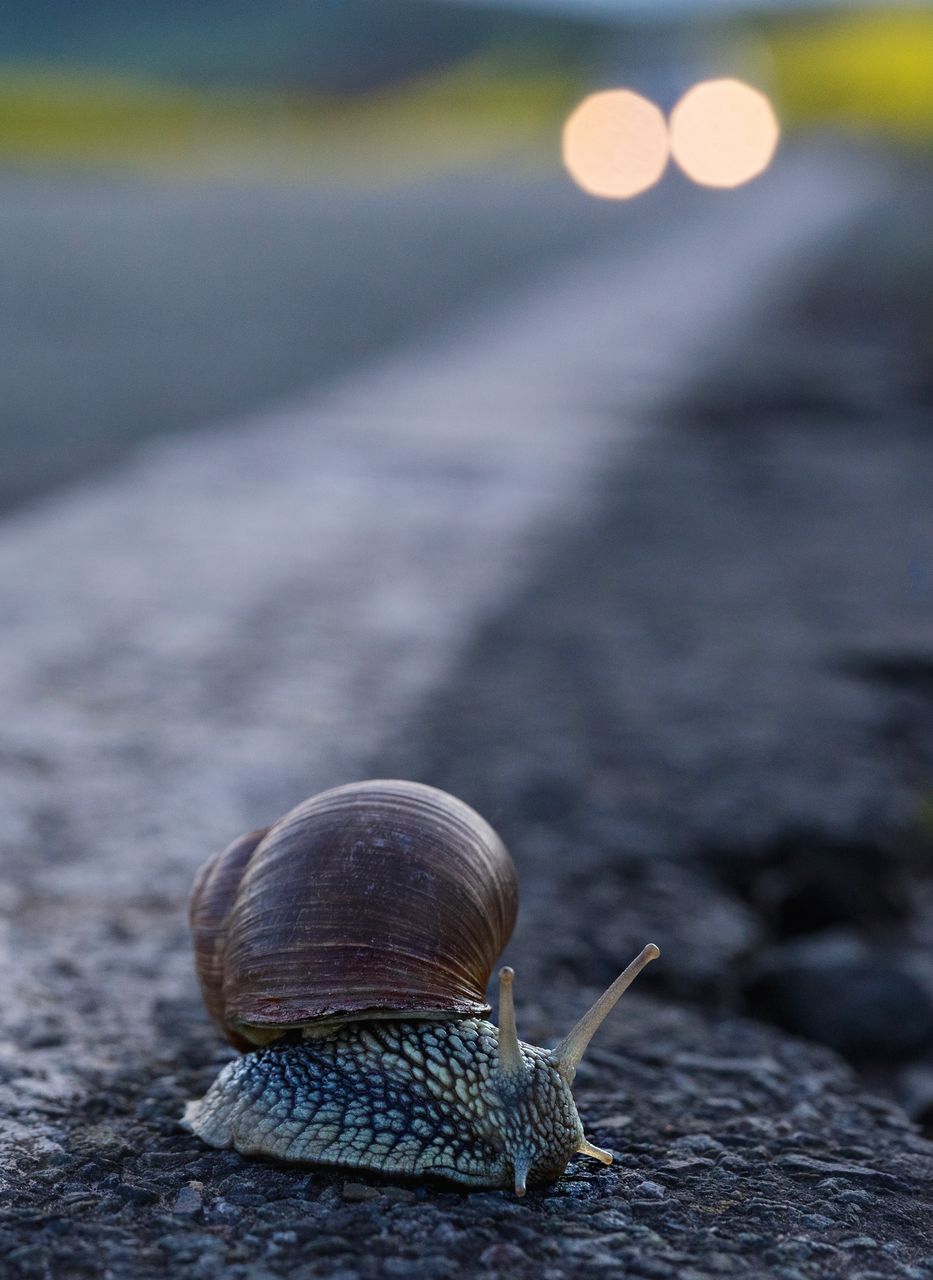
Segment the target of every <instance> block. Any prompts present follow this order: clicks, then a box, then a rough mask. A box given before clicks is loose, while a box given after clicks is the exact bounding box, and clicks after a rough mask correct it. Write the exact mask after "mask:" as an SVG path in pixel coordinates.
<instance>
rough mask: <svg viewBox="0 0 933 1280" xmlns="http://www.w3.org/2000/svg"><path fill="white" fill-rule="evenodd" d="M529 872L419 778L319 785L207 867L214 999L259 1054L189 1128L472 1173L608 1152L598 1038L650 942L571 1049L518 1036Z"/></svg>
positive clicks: (201, 941) (533, 1172)
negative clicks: (493, 995) (516, 974)
mask: <svg viewBox="0 0 933 1280" xmlns="http://www.w3.org/2000/svg"><path fill="white" fill-rule="evenodd" d="M516 908H517V889H516V877H515V871H514V867H513V865H512V861H511V858H510V857H509V854H508V852H507V851H506V849H505V847H504V845H503V844H502V842H501V840H500V839H499V837H498V836H497V835H496V834H495V832H494V831H493V830H492V828H491V827H490V826H489V825H488V824H487V823H486V822H485V821H484V820H483V819H482V818H480V817H479V815H478V814H476V813H475V812H474V811H473V810H472V809H470V808H469V807H468V806H466V805H464V804H463V803H462V802H461V801H459V800H455V799H454V797H452V796H448V795H446V794H445V793H444V792H440V791H437V790H435V789H433V788H430V787H425V786H421V785H420V784H416V783H409V782H366V783H355V784H351V785H350V786H347V787H338V788H335V789H334V790H332V791H329V792H324V793H322V794H321V795H320V796H315V797H312V798H311V799H310V800H308V801H306V802H305V803H304V804H303V805H299V806H298V808H297V809H295V810H292V812H291V813H290V814H287V815H286V816H285V817H284V818H283V819H281V821H280V822H278V823H276V824H275V826H273V827H272V828H269V829H266V830H262V831H257V832H253V833H251V834H250V835H249V836H245V837H242V838H241V839H240V840H238V841H235V842H234V844H232V845H231V846H229V848H228V849H226V850H224V852H223V853H221V854H219V855H217V857H215V858H214V859H212V860H211V862H209V863H208V864H207V865H206V866H205V867H204V868H203V869H202V871H201V872H200V874H199V876H198V879H197V881H196V883H195V888H194V891H193V893H192V902H191V922H192V930H193V934H194V940H195V953H196V958H197V967H198V974H199V978H200V981H201V987H202V992H203V994H204V999H205V1004H206V1005H207V1008H208V1011H209V1012H210V1013H211V1015H212V1017H213V1018H214V1019H215V1021H217V1023H218V1024H219V1025H220V1026H221V1028H222V1029H223V1030H224V1032H225V1034H226V1035H227V1037H228V1039H229V1040H230V1041H231V1043H232V1044H234V1046H235V1047H236V1048H238V1049H240V1050H241V1051H242V1053H243V1056H242V1057H240V1058H238V1059H235V1060H234V1061H232V1062H231V1063H229V1064H228V1065H227V1066H226V1067H224V1069H223V1070H222V1071H221V1073H220V1075H219V1076H218V1078H217V1080H216V1081H215V1082H214V1084H213V1085H212V1086H211V1087H210V1089H209V1090H208V1092H207V1094H206V1095H205V1096H204V1098H202V1099H200V1100H199V1101H196V1102H192V1103H190V1104H189V1106H188V1108H187V1111H186V1113H185V1118H184V1123H185V1124H186V1125H187V1126H188V1127H189V1128H190V1129H191V1130H192V1131H193V1132H195V1133H196V1134H198V1135H199V1136H200V1137H201V1138H203V1139H204V1140H205V1141H206V1142H208V1143H209V1144H211V1145H212V1146H216V1147H232V1148H234V1149H235V1150H237V1151H239V1152H241V1153H242V1154H244V1155H266V1156H273V1157H276V1158H278V1159H281V1160H290V1161H300V1162H304V1163H310V1164H321V1165H334V1166H341V1167H346V1168H356V1169H369V1170H374V1171H376V1172H381V1173H384V1174H389V1175H396V1176H406V1177H414V1176H427V1175H430V1176H435V1177H441V1178H445V1179H447V1180H449V1181H452V1182H456V1183H459V1184H461V1185H463V1186H468V1187H512V1188H514V1189H515V1191H516V1192H517V1193H518V1194H520V1195H521V1194H524V1192H525V1188H526V1186H527V1185H534V1184H543V1183H547V1182H552V1181H554V1180H555V1179H557V1178H558V1177H559V1176H560V1174H561V1173H562V1172H563V1170H564V1169H565V1167H566V1165H567V1163H568V1161H569V1160H570V1158H571V1156H573V1155H574V1154H575V1153H578V1152H580V1153H584V1154H587V1155H590V1156H593V1157H595V1158H596V1159H598V1160H600V1161H602V1162H603V1163H605V1164H609V1163H611V1160H612V1156H611V1154H610V1153H609V1152H606V1151H602V1150H601V1149H600V1148H598V1147H594V1146H593V1145H592V1144H590V1143H589V1142H587V1140H586V1138H585V1136H584V1133H583V1126H582V1124H581V1121H580V1118H579V1115H578V1113H577V1109H576V1105H575V1103H574V1100H573V1096H572V1094H571V1090H570V1085H571V1083H572V1081H573V1077H574V1073H575V1071H576V1067H577V1064H578V1063H579V1061H580V1058H581V1057H582V1054H583V1051H584V1049H585V1048H586V1045H587V1044H588V1043H589V1040H590V1037H591V1036H592V1035H593V1033H594V1032H595V1030H596V1029H597V1027H598V1026H599V1024H600V1023H601V1022H602V1020H603V1018H604V1017H605V1016H606V1014H607V1013H608V1012H609V1010H610V1009H611V1008H612V1006H613V1005H614V1004H615V1002H616V1000H617V999H618V998H619V996H620V995H621V994H622V992H623V991H624V990H625V988H626V987H627V986H628V985H629V983H630V982H631V981H632V980H633V978H634V977H635V976H636V974H637V973H638V972H639V971H640V970H641V969H642V968H643V967H644V966H645V964H647V963H648V962H649V961H650V960H652V959H654V958H655V956H656V955H657V954H658V951H657V948H656V947H654V946H648V947H646V948H645V949H644V950H643V951H642V952H641V954H640V955H639V957H637V959H636V960H635V961H633V962H632V964H631V965H629V967H628V969H626V970H625V972H624V973H623V974H621V975H620V976H619V978H617V979H616V981H615V982H614V983H613V984H612V986H611V987H610V988H609V989H608V990H607V991H606V992H605V993H604V995H603V996H602V997H601V998H600V1000H598V1001H597V1002H596V1004H595V1005H594V1006H593V1008H592V1009H591V1010H590V1011H589V1013H588V1014H586V1015H584V1017H583V1018H582V1019H581V1020H580V1022H579V1023H578V1024H577V1026H576V1027H575V1028H574V1029H573V1031H571V1033H570V1035H568V1036H567V1037H566V1038H565V1039H564V1040H563V1041H562V1042H561V1044H560V1045H558V1046H557V1048H556V1049H554V1050H552V1051H547V1050H545V1049H540V1048H537V1047H535V1046H533V1045H527V1044H522V1043H521V1042H520V1041H519V1040H518V1038H517V1035H516V1031H515V1017H514V1008H513V1003H512V980H513V973H512V970H511V969H509V968H503V969H501V970H500V973H499V982H500V987H499V1026H498V1028H497V1027H495V1026H494V1025H493V1024H492V1023H491V1022H489V1021H487V1019H486V1015H487V1014H488V1013H489V1012H490V1010H489V1006H488V1004H487V1003H486V999H485V990H486V985H487V982H488V979H489V976H490V974H491V972H492V968H493V966H494V964H495V961H496V958H497V957H498V955H499V954H500V952H501V951H502V949H503V948H504V946H505V944H506V942H507V941H508V938H509V936H510V934H511V930H512V927H513V924H514V920H515V914H516Z"/></svg>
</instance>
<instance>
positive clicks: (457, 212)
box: [0, 0, 933, 1124]
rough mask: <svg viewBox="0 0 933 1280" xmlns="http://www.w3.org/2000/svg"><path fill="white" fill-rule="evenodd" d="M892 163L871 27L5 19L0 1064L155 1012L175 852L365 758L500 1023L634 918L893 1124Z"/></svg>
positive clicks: (249, 10) (922, 1009)
mask: <svg viewBox="0 0 933 1280" xmlns="http://www.w3.org/2000/svg"><path fill="white" fill-rule="evenodd" d="M931 177H933V11H931V10H930V8H929V6H926V5H922V6H921V5H916V6H911V5H896V4H888V5H882V4H868V3H866V4H859V5H855V4H846V3H842V2H841V0H840V2H839V3H834V4H831V3H823V4H820V3H807V2H806V0H797V2H796V3H791V2H787V3H781V2H780V0H746V2H745V3H742V2H741V0H734V2H733V0H716V3H707V2H701V0H696V2H695V3H692V2H689V0H563V2H562V0H540V3H534V2H533V0H527V2H521V0H513V2H512V3H509V2H507V0H501V2H500V3H495V2H494V0H489V2H488V3H482V4H480V3H475V4H470V3H456V2H454V0H447V2H443V0H392V3H391V4H386V3H385V2H384V0H266V3H265V4H263V5H254V4H243V3H234V2H232V0H225V2H224V3H221V2H220V0H150V2H149V3H147V4H146V5H145V6H140V5H128V4H126V3H120V2H118V0H68V2H67V3H65V0H57V2H54V3H53V2H52V0H43V2H41V3H35V2H33V3H29V4H26V3H22V2H21V0H8V3H7V4H6V5H5V6H4V7H3V12H2V15H0V300H2V301H0V514H2V521H0V575H2V576H0V582H2V591H0V652H2V655H3V657H2V663H0V666H2V668H3V670H4V672H5V675H4V676H3V682H4V695H3V697H4V706H5V715H4V721H5V723H4V727H3V729H2V735H0V736H2V741H0V793H2V796H3V805H2V809H3V812H4V814H5V815H6V816H5V817H4V819H3V827H2V830H3V836H2V845H3V852H4V866H5V871H4V875H5V888H4V895H5V896H4V899H3V901H4V906H5V910H6V911H7V916H8V922H9V924H10V928H11V929H12V934H11V935H10V937H11V939H12V940H11V941H10V943H9V948H10V950H9V954H8V955H7V959H6V960H5V961H4V963H5V964H6V965H7V971H8V972H13V973H16V974H18V975H19V977H18V979H17V982H18V983H19V984H20V986H19V988H18V989H19V990H20V991H21V992H22V993H23V994H22V996H21V1000H22V1004H21V1005H16V1004H15V1003H14V1007H13V1012H12V1013H11V1014H10V1019H12V1021H11V1022H10V1027H13V1028H14V1029H15V1030H16V1034H17V1035H21V1034H22V1033H23V1027H22V1026H19V1024H18V1023H17V1019H18V1018H19V1019H20V1020H21V1022H22V1024H23V1025H26V1024H28V1028H29V1031H28V1034H29V1035H30V1036H32V1037H33V1039H34V1041H35V1048H36V1049H37V1051H38V1050H48V1051H50V1052H55V1051H56V1046H59V1047H61V1046H62V1044H63V1040H62V1037H63V1036H64V1037H65V1040H68V1039H69V1037H70V1038H73V1039H74V1040H76V1041H82V1043H84V1044H85V1048H86V1052H87V1053H88V1054H91V1053H100V1052H101V1049H100V1046H101V1044H108V1043H109V1044H111V1045H112V1046H113V1045H122V1041H123V1037H124V1035H125V1025H126V1022H125V1020H126V1019H127V1018H129V1019H130V1020H131V1021H132V1020H133V1019H144V1020H145V1019H154V1020H155V1022H156V1023H158V1024H159V1026H160V1027H162V1029H163V1031H164V1028H165V1027H166V1026H168V1025H170V1026H172V1027H173V1028H174V1029H175V1030H173V1032H172V1034H180V1033H178V1032H177V1027H178V1026H180V1025H187V1024H185V1023H184V1019H185V1018H186V1017H187V1018H188V1019H189V1022H192V1023H193V1022H194V1021H196V1020H197V1019H199V1018H200V1014H199V1013H197V1012H196V1009H197V1004H196V996H195V993H194V988H193V982H192V980H191V976H190V970H189V964H188V959H187V950H186V949H187V942H186V938H185V929H184V922H183V919H182V913H183V903H184V898H185V894H186V892H187V886H188V884H189V882H190V877H191V875H192V874H193V871H194V869H195V867H196V866H197V865H198V863H199V862H200V861H201V860H202V858H203V857H205V856H206V855H207V853H208V852H209V851H210V850H211V849H212V848H215V847H218V846H220V845H222V844H224V843H226V842H227V841H228V840H229V839H231V838H232V837H233V836H234V835H236V834H237V833H238V831H239V830H240V829H241V828H251V827H255V826H257V825H259V824H261V823H265V822H268V821H270V820H271V819H272V818H274V817H275V816H277V814H278V813H279V812H281V811H283V810H284V809H286V808H287V807H289V806H290V805H291V804H294V803H296V802H297V801H298V800H300V799H301V798H302V797H303V796H304V795H305V794H308V793H310V792H311V791H314V790H318V789H321V788H323V787H325V786H329V785H332V784H335V783H338V782H343V781H346V780H348V778H349V777H351V776H365V775H367V774H370V775H379V774H382V775H388V776H391V775H397V776H412V777H417V778H419V779H421V780H423V781H427V782H432V783H435V784H437V785H440V786H444V787H446V788H448V789H450V790H453V791H455V792H456V793H458V794H460V795H462V796H463V797H464V798H465V799H467V800H468V801H470V802H471V803H473V804H474V805H475V806H476V807H478V808H479V809H480V810H481V811H482V812H483V813H484V814H486V815H487V816H488V817H489V818H490V819H491V820H492V821H493V822H494V823H495V824H497V825H498V826H499V827H500V828H501V830H502V832H503V834H504V835H505V836H506V838H507V840H508V841H509V843H510V845H511V847H513V848H514V851H515V854H516V858H517V861H518V862H519V868H520V873H521V882H522V889H523V904H524V905H523V914H522V917H521V922H520V926H519V931H518V934H517V936H516V941H515V944H514V946H515V954H516V956H517V957H518V959H517V964H518V968H519V981H520V983H521V982H522V980H523V979H525V978H526V977H527V981H528V987H527V988H526V990H525V991H524V992H523V991H521V990H520V991H519V993H518V1000H519V1003H520V1005H521V1002H522V1001H523V1000H525V1001H526V1005H525V1009H526V1013H525V1020H526V1027H527V1024H528V1023H531V1024H534V1023H535V1020H536V1019H537V1021H538V1023H539V1024H543V1022H544V1021H545V1020H547V1022H548V1025H550V1020H551V1017H552V1015H553V1014H554V1013H555V1011H560V1012H561V1017H563V1010H564V1009H565V1008H569V1007H570V1005H571V1004H572V1003H573V1002H574V1001H576V1002H578V1001H579V999H580V990H581V986H582V987H586V988H588V987H590V986H592V987H594V988H596V987H602V986H603V985H605V979H606V978H607V976H611V974H612V973H614V972H615V971H616V970H617V969H618V968H619V967H620V965H621V963H623V962H625V961H626V960H627V959H628V958H629V955H630V954H631V953H633V952H634V951H635V950H636V949H637V947H639V946H640V945H641V944H642V943H643V942H644V941H645V940H646V939H647V938H648V937H649V936H650V937H652V938H654V939H656V941H657V942H658V943H659V944H660V945H661V948H662V953H663V957H664V958H663V959H662V961H661V963H660V964H658V965H655V966H653V969H652V973H651V974H650V976H648V977H646V979H645V980H644V989H645V991H647V992H648V994H649V995H653V996H654V997H655V998H656V999H658V1000H661V1001H671V1002H672V1003H673V1004H675V1005H682V1004H683V1003H685V1002H687V1003H690V1004H692V1005H695V1006H697V1007H698V1008H700V1009H702V1010H704V1011H705V1012H706V1013H707V1014H708V1015H709V1016H711V1017H715V1018H736V1017H745V1016H750V1017H754V1018H756V1019H759V1020H762V1021H764V1022H767V1023H771V1024H774V1025H777V1026H779V1027H781V1028H783V1029H784V1030H786V1031H789V1032H791V1033H793V1034H796V1035H800V1036H804V1037H805V1038H807V1039H810V1040H814V1041H818V1042H820V1043H823V1044H826V1045H828V1046H830V1047H831V1048H833V1049H836V1050H838V1051H839V1052H840V1053H842V1054H843V1055H844V1056H845V1057H846V1058H847V1059H848V1060H849V1061H850V1062H851V1063H852V1064H853V1065H854V1067H855V1068H856V1069H857V1070H858V1071H860V1072H861V1073H862V1074H863V1076H864V1078H865V1079H867V1080H868V1081H869V1082H870V1083H871V1084H872V1086H873V1087H875V1088H878V1089H880V1090H882V1091H883V1092H886V1093H888V1094H889V1095H891V1096H893V1097H896V1098H897V1099H898V1100H899V1101H900V1102H901V1103H902V1104H903V1105H904V1106H906V1107H907V1108H908V1110H909V1111H910V1113H911V1115H912V1116H913V1117H914V1118H915V1119H916V1120H918V1121H919V1122H921V1123H926V1124H931V1123H933V1056H931V1051H933V950H931V948H933V874H931V873H933V863H931V860H930V859H931V842H933V772H931V766H933V559H931V553H933V522H931V500H930V482H931V480H930V478H931V476H933V443H931V442H933V435H931V425H933V424H931V417H930V415H931V408H933V236H931V227H933V183H931ZM53 919H54V923H55V936H56V938H57V942H56V944H55V948H53V952H54V954H50V952H49V944H48V937H49V930H50V920H53ZM128 955H130V956H135V957H136V959H135V962H134V963H136V964H137V969H136V970H134V968H133V964H132V963H128V960H127V956H128ZM169 956H171V957H173V958H172V959H167V958H166V957H169ZM56 965H57V966H58V967H57V968H56V967H55V966H56ZM63 966H64V967H63ZM69 966H70V967H69ZM108 971H109V972H111V973H112V974H116V973H119V974H120V977H121V982H122V979H123V978H124V976H125V975H127V974H129V975H130V977H129V980H128V982H127V984H126V987H125V990H126V993H127V995H126V999H127V1002H128V1005H127V1008H125V1009H123V1010H122V1012H120V1018H121V1019H123V1022H122V1023H121V1026H120V1028H119V1029H118V1027H117V1024H116V1022H114V1023H113V1025H112V1026H111V1024H110V1023H109V1022H108V1019H109V1018H111V1017H113V1018H115V1017H116V1014H115V1013H112V1011H111V1009H110V1006H108V1007H107V1008H104V1007H103V1006H102V1004H101V1002H100V1001H99V999H97V997H95V994H94V993H95V990H96V989H97V988H98V986H99V985H100V983H101V981H102V978H101V975H102V974H106V973H107V972H108ZM134 972H135V973H136V974H137V976H138V978H139V982H135V981H134V979H133V976H132V975H133V974H134ZM160 984H161V985H160ZM11 985H12V986H14V987H15V986H16V983H11ZM76 985H77V987H78V988H80V989H81V991H82V992H83V993H84V994H83V997H82V998H83V1001H84V1003H83V1004H81V1003H80V1002H79V1005H80V1011H81V1012H80V1019H78V1018H77V1016H76V1018H75V1021H74V1023H73V1024H72V1023H67V1024H66V1025H65V1030H64V1031H63V1030H62V1027H63V1021H62V1014H61V1007H60V1006H61V1002H62V1000H63V993H64V992H65V990H66V988H67V989H68V990H69V991H70V990H71V989H72V988H73V987H74V986H76ZM532 988H533V989H532ZM142 992H149V993H154V994H152V995H151V998H150V999H148V1002H147V999H146V998H144V997H143V995H142V994H141V993H142ZM19 998H20V997H18V999H19ZM95 1001H96V1003H95ZM535 1002H537V1003H535ZM129 1006H132V1008H130V1007H129ZM573 1007H574V1008H576V1007H577V1005H576V1004H573ZM17 1009H18V1010H19V1012H17ZM153 1011H154V1012H153ZM160 1019H161V1021H159V1020H160ZM148 1025H149V1024H148V1023H147V1027H148ZM561 1025H562V1024H561ZM37 1027H38V1031H36V1028H37ZM89 1028H92V1029H93V1035H91V1031H90V1030H89ZM8 1029H9V1028H8ZM137 1030H138V1036H139V1038H138V1043H139V1044H141V1045H143V1044H145V1042H146V1035H147V1034H150V1032H149V1031H146V1030H139V1029H138V1028H137ZM527 1030H528V1038H533V1037H532V1036H531V1034H530V1032H531V1030H532V1027H527ZM10 1034H11V1035H12V1034H13V1031H10ZM192 1034H193V1033H192ZM205 1034H206V1033H205ZM108 1036H109V1039H108ZM37 1037H38V1038H37ZM56 1037H58V1039H56ZM92 1045H93V1048H92V1047H91V1046H92ZM140 1052H141V1053H142V1050H140ZM69 1054H71V1055H73V1054H74V1046H73V1045H71V1046H70V1048H69ZM143 1056H145V1054H143Z"/></svg>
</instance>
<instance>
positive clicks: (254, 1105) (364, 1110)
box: [184, 1018, 584, 1187]
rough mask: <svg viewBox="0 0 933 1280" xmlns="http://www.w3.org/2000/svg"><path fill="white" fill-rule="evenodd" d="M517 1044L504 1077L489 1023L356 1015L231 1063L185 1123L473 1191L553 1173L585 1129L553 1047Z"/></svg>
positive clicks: (260, 1147)
mask: <svg viewBox="0 0 933 1280" xmlns="http://www.w3.org/2000/svg"><path fill="white" fill-rule="evenodd" d="M520 1052H521V1058H522V1064H523V1066H524V1071H523V1073H522V1075H521V1077H520V1078H516V1077H503V1076H502V1074H501V1073H500V1072H499V1070H498V1063H499V1033H498V1031H497V1029H496V1028H495V1027H494V1026H493V1025H492V1024H491V1023H489V1022H485V1021H480V1020H478V1019H475V1018H470V1019H464V1020H461V1021H450V1022H368V1023H352V1024H349V1025H346V1026H342V1027H339V1028H337V1029H335V1030H334V1031H333V1032H332V1033H330V1034H329V1035H325V1036H320V1037H316V1038H314V1039H309V1040H303V1041H300V1042H297V1043H282V1042H279V1043H277V1044H273V1045H270V1046H269V1047H268V1048H266V1049H262V1050H259V1051H257V1052H254V1053H249V1054H246V1055H245V1056H243V1057H241V1058H238V1059H236V1060H235V1061H234V1062H231V1063H230V1064H229V1065H228V1066H226V1067H225V1068H224V1069H223V1071H222V1072H221V1073H220V1075H219V1076H218V1078H217V1080H216V1081H215V1082H214V1084H213V1085H212V1086H211V1088H210V1089H209V1090H208V1092H207V1094H206V1095H205V1097H204V1098H203V1099H201V1100H200V1101H199V1102H192V1103H189V1105H188V1109H187V1111H186V1113H185V1118H184V1123H185V1125H186V1126H187V1127H188V1128H189V1129H191V1130H192V1131H193V1132H194V1133H196V1134H198V1136H199V1137H201V1138H202V1139H203V1140H204V1141H205V1142H207V1143H209V1144H210V1145H211V1146H214V1147H233V1148H235V1149H236V1150H237V1151H239V1152H240V1153H241V1154H243V1155H265V1156H273V1157H275V1158H277V1159H279V1160H288V1161H300V1162H303V1163H309V1164H321V1165H336V1166H340V1167H346V1168H355V1169H369V1170H373V1171H375V1172H379V1173H386V1174H390V1175H395V1176H412V1177H413V1176H417V1175H432V1176H435V1177H439V1178H445V1179H448V1180H449V1181H452V1182H456V1183H460V1184H462V1185H465V1186H471V1187H513V1186H514V1185H515V1180H516V1169H517V1168H521V1169H523V1170H527V1179H528V1182H529V1184H532V1185H533V1184H535V1183H537V1184H542V1183H547V1182H553V1181H554V1180H555V1179H557V1178H558V1177H560V1175H561V1173H562V1172H563V1170H564V1169H565V1167H566V1165H567V1162H568V1161H569V1159H570V1157H571V1155H573V1153H574V1152H575V1151H577V1150H579V1149H580V1144H581V1142H583V1141H584V1138H583V1128H582V1125H581V1123H580V1118H579V1116H578V1114H577V1109H576V1106H575V1104H574V1101H573V1097H572V1096H571V1093H570V1089H569V1087H568V1085H567V1084H566V1083H565V1081H564V1080H563V1079H562V1078H561V1076H560V1075H559V1073H558V1071H557V1069H556V1067H555V1066H554V1065H553V1063H552V1061H551V1059H550V1055H549V1053H548V1052H547V1051H546V1050H544V1049H539V1048H536V1047H535V1046H533V1045H527V1044H521V1045H520Z"/></svg>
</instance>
